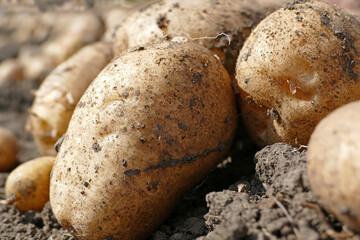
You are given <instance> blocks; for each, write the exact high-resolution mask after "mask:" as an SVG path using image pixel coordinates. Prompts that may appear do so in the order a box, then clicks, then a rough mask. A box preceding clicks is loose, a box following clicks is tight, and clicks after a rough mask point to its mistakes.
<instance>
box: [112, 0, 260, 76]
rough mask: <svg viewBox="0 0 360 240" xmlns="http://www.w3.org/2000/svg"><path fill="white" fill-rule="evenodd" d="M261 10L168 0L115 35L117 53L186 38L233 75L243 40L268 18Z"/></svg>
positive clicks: (250, 5)
mask: <svg viewBox="0 0 360 240" xmlns="http://www.w3.org/2000/svg"><path fill="white" fill-rule="evenodd" d="M260 9H261V7H260V6H258V4H257V2H256V1H254V0H244V1H233V0H222V1H213V0H198V1H193V0H182V1H179V0H165V1H163V2H160V3H156V4H153V5H152V6H150V7H149V8H147V9H145V10H143V11H139V12H137V13H135V14H133V15H132V16H130V17H128V18H127V19H126V20H125V21H124V22H123V24H122V25H121V26H120V27H119V28H118V29H117V31H116V42H115V43H116V44H115V51H114V52H115V54H118V53H120V52H122V51H123V50H126V49H132V48H134V47H136V46H138V45H141V44H145V43H150V42H155V41H161V40H164V39H168V40H172V39H174V38H175V39H177V38H187V39H188V40H192V41H193V42H196V43H199V44H201V45H202V46H204V47H206V48H208V49H210V50H211V51H212V52H213V53H215V54H217V56H218V57H219V58H220V59H221V61H222V62H223V64H224V66H225V67H226V69H227V70H228V71H229V73H230V75H233V73H234V69H235V63H236V59H237V57H238V54H239V50H240V49H241V47H242V45H243V43H244V40H245V39H246V38H247V37H248V36H249V34H250V32H251V29H252V28H253V27H254V26H255V25H256V24H257V23H258V22H259V21H260V20H261V19H262V18H263V17H264V16H265V14H264V12H261V11H260ZM229 41H230V43H229Z"/></svg>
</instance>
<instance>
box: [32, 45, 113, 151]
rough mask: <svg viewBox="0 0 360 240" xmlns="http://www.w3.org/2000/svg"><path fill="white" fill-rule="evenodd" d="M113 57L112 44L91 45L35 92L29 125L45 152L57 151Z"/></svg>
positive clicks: (63, 65) (71, 59) (56, 71)
mask: <svg viewBox="0 0 360 240" xmlns="http://www.w3.org/2000/svg"><path fill="white" fill-rule="evenodd" d="M112 57H113V55H112V44H110V43H107V42H98V43H94V44H91V45H88V46H86V47H84V48H82V49H81V50H80V51H79V52H77V53H76V54H74V55H73V56H72V57H71V58H69V59H68V60H66V61H65V62H63V63H62V64H60V65H59V66H58V67H57V68H56V69H55V70H54V71H53V72H52V73H51V74H50V75H49V76H48V77H47V78H46V79H45V80H44V82H43V83H42V84H41V85H40V88H39V89H38V90H37V91H36V92H35V99H34V102H33V104H32V106H31V108H30V110H29V112H30V114H29V118H28V122H27V126H26V129H27V130H28V131H30V132H31V133H32V134H33V137H34V139H35V142H36V145H37V147H38V149H39V151H40V153H41V154H42V155H46V156H55V155H56V151H55V149H54V144H55V143H56V141H57V140H58V139H59V138H60V137H61V136H62V135H63V134H64V133H65V132H66V129H67V127H68V124H69V121H70V118H71V115H72V113H73V111H74V108H75V106H76V104H77V103H78V101H79V99H80V97H81V96H82V95H83V93H84V92H85V90H86V88H87V87H88V86H89V85H90V83H91V82H92V81H93V80H94V78H95V77H96V76H97V75H98V74H99V72H100V71H101V70H102V69H103V68H104V67H105V66H106V65H107V64H108V63H109V62H110V61H111V59H112Z"/></svg>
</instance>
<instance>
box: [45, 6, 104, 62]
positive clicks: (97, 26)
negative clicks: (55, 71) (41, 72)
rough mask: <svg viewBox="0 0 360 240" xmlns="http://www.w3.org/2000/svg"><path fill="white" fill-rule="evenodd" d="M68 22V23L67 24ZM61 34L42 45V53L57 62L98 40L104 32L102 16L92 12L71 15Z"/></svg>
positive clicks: (64, 23)
mask: <svg viewBox="0 0 360 240" xmlns="http://www.w3.org/2000/svg"><path fill="white" fill-rule="evenodd" d="M66 24H67V25H66ZM58 28H62V29H63V32H61V31H60V30H57V31H59V32H60V33H61V34H59V36H56V37H55V38H53V39H51V40H50V41H48V42H46V43H44V44H43V45H42V46H41V48H42V49H41V52H42V54H44V55H46V56H51V57H52V58H53V59H54V61H55V62H56V64H59V63H61V62H62V61H64V60H65V59H67V58H68V57H70V56H71V55H72V54H74V53H75V52H76V51H78V50H79V49H80V48H82V47H84V46H86V45H88V44H90V43H93V42H96V41H98V40H99V39H100V37H101V36H102V34H103V33H104V23H103V22H102V21H101V19H100V17H99V16H97V15H96V14H94V13H91V12H85V13H83V14H77V15H70V16H69V19H68V20H67V21H65V20H64V22H63V25H60V26H58Z"/></svg>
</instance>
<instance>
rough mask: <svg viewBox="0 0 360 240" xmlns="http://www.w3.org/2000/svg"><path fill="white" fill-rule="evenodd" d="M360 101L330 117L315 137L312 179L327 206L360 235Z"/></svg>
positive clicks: (311, 154) (310, 150) (311, 155)
mask: <svg viewBox="0 0 360 240" xmlns="http://www.w3.org/2000/svg"><path fill="white" fill-rule="evenodd" d="M359 159H360V101H356V102H352V103H348V104H346V105H344V106H342V107H340V108H338V109H336V110H335V111H333V112H332V113H330V114H329V115H328V116H326V117H325V118H324V119H323V120H321V121H320V123H319V124H318V125H317V126H316V128H315V130H314V132H313V134H312V135H311V138H310V141H309V146H308V152H307V162H308V175H309V181H310V184H311V188H312V190H313V191H314V192H315V193H317V194H318V196H319V198H320V201H321V202H322V203H323V204H324V206H325V207H326V208H327V209H328V210H330V211H331V212H333V213H334V214H335V215H336V216H337V217H338V218H339V219H340V220H341V221H342V222H344V223H345V224H346V225H348V226H349V227H350V228H351V229H353V230H356V231H360V191H359V189H360V161H359Z"/></svg>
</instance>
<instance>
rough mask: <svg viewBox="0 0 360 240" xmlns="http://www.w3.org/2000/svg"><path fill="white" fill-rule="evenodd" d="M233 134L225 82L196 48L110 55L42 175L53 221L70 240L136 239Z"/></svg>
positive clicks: (218, 157)
mask: <svg viewBox="0 0 360 240" xmlns="http://www.w3.org/2000/svg"><path fill="white" fill-rule="evenodd" d="M236 126H237V112H236V101H235V95H234V92H233V90H232V87H231V80H230V77H229V75H228V73H227V71H226V70H225V69H224V68H223V66H222V65H221V63H220V61H219V60H218V59H217V58H216V57H215V56H214V55H213V54H212V53H210V52H209V51H208V50H207V49H205V48H204V47H201V46H200V45H197V44H193V43H175V42H164V43H161V44H158V45H153V46H147V47H139V48H138V49H136V50H132V51H129V52H127V53H125V54H123V55H120V56H118V57H117V58H115V59H114V60H113V61H112V62H111V63H110V64H109V65H108V66H107V67H106V68H105V69H104V70H103V71H102V72H101V73H100V74H99V76H98V77H97V78H96V79H95V80H94V81H93V82H92V83H91V85H90V86H89V88H88V89H87V90H86V92H85V93H84V95H83V96H82V98H81V99H80V101H79V103H78V105H77V107H76V109H75V111H74V114H73V116H72V118H71V121H70V123H69V128H68V130H67V132H66V134H65V138H64V140H63V143H62V145H61V148H60V151H59V153H58V155H57V158H56V162H55V165H54V168H53V174H52V177H51V186H50V203H51V207H52V209H53V212H54V215H55V217H56V219H57V220H58V221H59V223H60V224H61V225H62V226H64V227H65V228H67V229H68V230H69V231H70V232H71V233H72V234H73V235H74V236H76V238H78V239H79V240H80V239H86V240H93V239H94V240H95V239H123V240H126V239H145V238H146V237H147V236H149V234H150V233H151V232H153V231H154V230H155V229H156V228H157V227H158V226H159V225H160V224H161V222H162V221H163V220H164V219H165V218H166V216H167V215H168V214H169V213H170V212H171V210H172V208H173V207H174V205H175V203H176V202H177V201H178V199H179V198H180V197H181V196H182V195H183V194H184V193H186V192H187V191H188V190H190V189H191V188H193V187H194V186H195V185H196V184H197V183H198V182H199V181H201V179H203V178H204V177H205V176H206V175H207V174H208V173H209V171H211V170H212V169H214V168H215V167H216V165H217V164H218V163H219V162H220V161H222V160H223V159H224V158H225V156H226V154H227V152H228V150H229V148H230V145H231V143H232V139H233V137H234V133H235V129H236Z"/></svg>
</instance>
